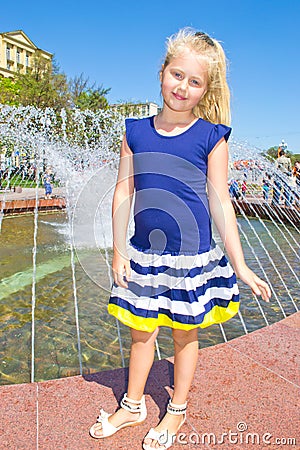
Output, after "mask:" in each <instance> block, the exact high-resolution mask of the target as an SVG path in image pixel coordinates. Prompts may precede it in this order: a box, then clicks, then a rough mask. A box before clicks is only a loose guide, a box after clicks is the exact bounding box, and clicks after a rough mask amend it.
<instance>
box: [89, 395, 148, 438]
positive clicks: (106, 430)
mask: <svg viewBox="0 0 300 450" xmlns="http://www.w3.org/2000/svg"><path fill="white" fill-rule="evenodd" d="M131 405H136V406H131ZM120 406H121V408H123V409H126V411H129V412H131V413H140V415H139V418H138V419H137V420H133V421H131V422H125V423H123V424H122V425H120V426H118V427H115V426H114V425H112V424H111V423H110V422H109V421H108V418H109V417H110V416H112V414H108V413H107V412H105V411H104V410H103V409H100V415H99V416H98V417H97V422H96V423H95V424H94V425H93V426H92V427H91V428H90V435H91V436H92V437H93V438H95V439H102V438H105V437H109V436H112V435H113V434H115V433H116V432H117V431H119V430H121V428H125V427H133V426H134V425H139V424H140V423H142V422H144V420H145V419H146V417H147V409H146V403H145V396H144V395H143V397H142V398H141V400H139V401H138V400H132V399H131V398H129V397H127V392H126V393H125V394H124V397H123V398H122V400H121V403H120ZM98 423H101V425H102V435H101V436H98V435H97V434H95V431H96V429H97V427H98Z"/></svg>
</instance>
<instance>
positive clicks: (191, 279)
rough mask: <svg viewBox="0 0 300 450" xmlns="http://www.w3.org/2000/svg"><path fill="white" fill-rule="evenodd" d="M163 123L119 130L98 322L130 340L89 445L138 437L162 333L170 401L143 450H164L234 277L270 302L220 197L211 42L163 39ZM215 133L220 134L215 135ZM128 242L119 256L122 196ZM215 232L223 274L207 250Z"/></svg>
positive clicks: (223, 194) (222, 95) (223, 159)
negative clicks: (108, 260) (166, 338)
mask: <svg viewBox="0 0 300 450" xmlns="http://www.w3.org/2000/svg"><path fill="white" fill-rule="evenodd" d="M160 81H161V92H162V96H163V108H162V111H161V112H160V113H159V114H158V115H157V116H154V117H147V118H144V119H140V120H136V119H127V120H126V135H125V137H124V140H123V144H122V148H121V157H120V166H119V173H118V180H117V185H116V189H115V193H114V199H113V235H114V248H113V250H114V255H113V262H112V269H113V276H114V286H113V288H112V293H111V297H110V301H109V306H108V310H109V312H110V313H111V314H112V315H113V316H115V317H117V318H118V319H119V320H120V321H121V322H123V323H124V324H126V325H127V326H129V327H130V329H131V336H132V345H131V353H130V363H129V381H128V389H127V393H126V394H124V397H123V399H122V401H121V408H120V409H118V410H117V411H116V412H115V413H114V414H108V413H106V412H105V411H103V410H101V412H100V416H99V417H98V419H97V423H96V424H94V425H93V426H92V428H91V430H90V434H91V435H92V436H93V437H95V438H105V437H107V436H111V435H112V434H114V433H115V432H116V431H118V430H120V429H121V428H124V427H127V426H132V425H138V424H139V423H141V422H142V421H144V420H145V418H146V415H147V412H146V406H145V398H144V395H143V392H144V387H145V384H146V380H147V377H148V374H149V371H150V368H151V366H152V363H153V358H154V343H155V339H156V337H157V335H158V331H159V327H160V326H167V327H170V328H172V333H173V340H174V354H175V359H174V392H173V396H172V399H171V400H170V401H169V404H168V406H167V411H166V414H165V416H164V417H163V419H162V420H161V422H160V423H159V424H158V425H157V426H156V427H155V428H151V429H150V431H149V433H148V434H147V435H146V436H145V438H144V441H143V448H144V449H145V450H149V449H152V448H159V449H167V448H169V447H171V445H172V444H173V443H174V440H175V437H176V433H177V432H178V430H179V428H180V427H181V425H182V424H183V423H184V421H185V419H186V408H187V403H186V399H187V396H188V392H189V389H190V386H191V383H192V380H193V375H194V371H195V367H196V362H197V357H198V337H197V330H198V328H199V327H201V328H204V327H207V326H209V325H211V324H213V323H221V322H224V321H226V320H228V319H230V318H231V317H232V316H234V315H235V314H236V313H237V311H238V307H239V294H238V288H237V284H236V276H235V273H236V275H237V276H238V277H239V278H240V279H241V280H242V281H244V282H245V283H247V284H248V285H249V286H250V287H251V289H252V292H253V293H254V294H256V295H261V296H262V298H263V299H264V300H265V301H268V300H269V297H270V295H271V294H270V289H269V286H268V285H267V284H266V283H265V282H264V281H262V280H261V279H260V278H258V277H257V276H256V275H255V274H254V273H253V272H252V271H251V270H250V269H249V268H248V267H247V265H246V264H245V261H244V257H243V252H242V248H241V244H240V240H239V235H238V231H237V224H236V219H235V214H234V210H233V207H232V205H231V201H230V197H229V194H228V188H227V166H228V148H227V140H228V138H229V135H230V131H231V129H230V128H229V127H228V126H227V124H229V121H230V112H229V89H228V86H227V83H226V61H225V55H224V52H223V49H222V47H221V45H220V44H219V42H218V41H216V40H215V39H212V38H210V37H209V36H208V35H207V34H205V33H202V32H194V31H193V30H191V29H183V30H180V31H179V32H178V33H177V34H176V35H174V36H172V37H171V38H169V39H168V45H167V54H166V58H165V61H164V63H163V65H162V69H161V71H160ZM225 124H226V125H225ZM134 191H135V202H134V222H135V232H134V235H133V236H132V237H131V239H130V244H129V245H128V246H126V232H127V226H128V221H129V212H130V207H131V201H132V197H133V193H134ZM210 217H212V219H213V220H214V222H215V224H216V226H217V228H218V231H219V233H220V236H221V238H222V240H223V242H224V244H225V248H226V251H227V254H228V256H229V258H230V260H231V263H232V266H233V269H234V271H235V273H234V272H233V269H232V268H231V266H230V264H229V262H228V260H227V259H226V257H225V255H224V254H223V252H222V250H221V248H220V247H218V246H217V245H216V244H215V243H214V242H213V241H212V234H211V221H210Z"/></svg>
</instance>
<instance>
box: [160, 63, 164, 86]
mask: <svg viewBox="0 0 300 450" xmlns="http://www.w3.org/2000/svg"><path fill="white" fill-rule="evenodd" d="M163 71H164V64H162V65H161V69H160V71H159V81H160V82H162V76H163Z"/></svg>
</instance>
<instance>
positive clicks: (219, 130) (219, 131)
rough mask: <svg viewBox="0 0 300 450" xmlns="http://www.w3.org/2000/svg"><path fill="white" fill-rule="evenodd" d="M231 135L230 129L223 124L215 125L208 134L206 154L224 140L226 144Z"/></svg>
mask: <svg viewBox="0 0 300 450" xmlns="http://www.w3.org/2000/svg"><path fill="white" fill-rule="evenodd" d="M230 133H231V128H230V127H227V126H226V125H223V124H217V125H215V126H214V127H213V128H212V130H211V133H210V136H209V140H208V153H210V152H211V151H212V149H213V148H214V147H215V145H216V144H217V143H218V142H219V141H220V140H221V139H222V138H224V139H225V141H226V142H227V141H228V139H229V136H230Z"/></svg>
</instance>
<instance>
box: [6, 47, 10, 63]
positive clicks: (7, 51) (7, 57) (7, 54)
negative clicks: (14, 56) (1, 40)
mask: <svg viewBox="0 0 300 450" xmlns="http://www.w3.org/2000/svg"><path fill="white" fill-rule="evenodd" d="M6 59H7V60H11V54H10V47H9V46H8V45H7V47H6Z"/></svg>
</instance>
